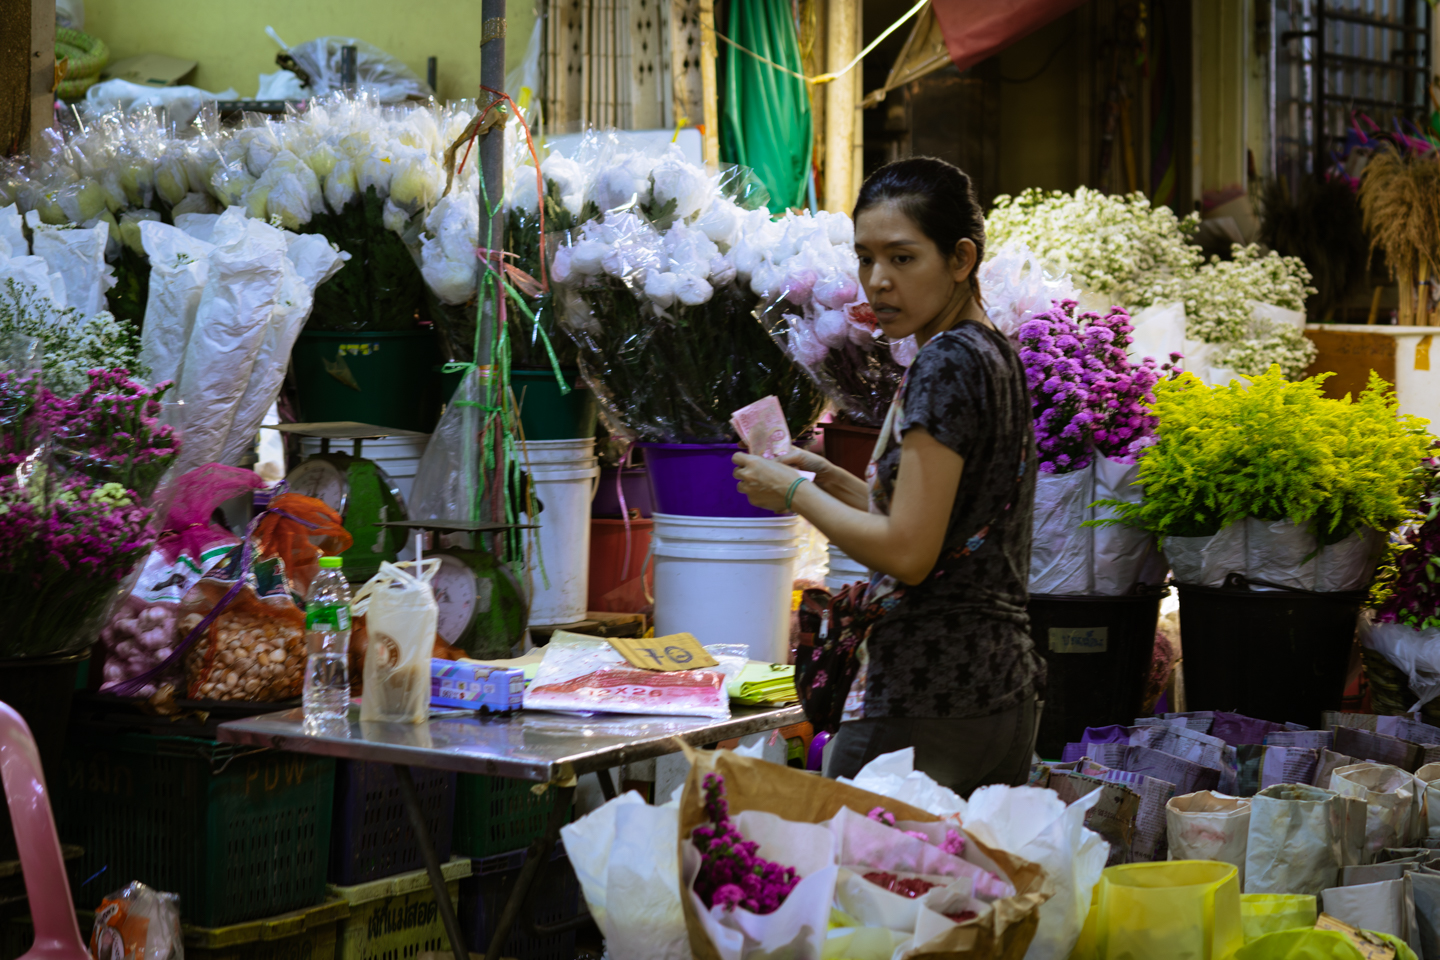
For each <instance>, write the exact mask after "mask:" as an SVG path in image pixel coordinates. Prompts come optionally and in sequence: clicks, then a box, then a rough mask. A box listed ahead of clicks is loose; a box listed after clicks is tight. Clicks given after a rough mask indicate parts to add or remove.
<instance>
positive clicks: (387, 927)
mask: <svg viewBox="0 0 1440 960" xmlns="http://www.w3.org/2000/svg"><path fill="white" fill-rule="evenodd" d="M440 872H441V874H442V875H443V876H444V877H445V881H446V883H445V886H446V889H447V890H448V891H449V893H450V903H451V905H452V906H454V907H455V908H456V910H457V911H458V910H459V905H460V881H461V879H463V878H465V877H468V876H470V860H469V858H467V857H458V858H456V859H454V860H451V861H450V862H449V863H444V864H441V865H440ZM330 894H331V896H334V897H339V898H340V899H341V900H344V901H345V903H346V904H348V905H349V908H350V916H349V917H348V919H346V920H344V921H342V922H341V924H340V932H339V944H340V948H339V951H338V952H337V953H336V954H335V960H408V958H410V957H413V956H415V955H416V954H419V953H425V952H439V953H446V954H448V953H450V938H449V936H447V935H446V933H445V923H444V921H443V920H441V919H440V910H439V908H438V906H437V905H436V903H435V891H434V889H432V888H431V886H430V875H429V874H428V873H426V872H425V871H424V870H412V871H410V872H409V873H397V874H395V875H394V876H392V877H384V878H382V879H379V880H371V881H369V882H368V883H357V884H355V885H354V886H349V887H339V886H335V885H333V884H332V885H331V887H330ZM468 946H469V948H470V949H472V950H474V949H476V948H475V944H469V945H468ZM484 947H485V945H484V944H481V945H480V948H479V949H480V951H483V950H484Z"/></svg>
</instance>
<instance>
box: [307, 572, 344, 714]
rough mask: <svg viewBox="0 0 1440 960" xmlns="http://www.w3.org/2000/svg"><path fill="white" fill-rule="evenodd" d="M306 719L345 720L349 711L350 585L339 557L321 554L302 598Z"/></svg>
mask: <svg viewBox="0 0 1440 960" xmlns="http://www.w3.org/2000/svg"><path fill="white" fill-rule="evenodd" d="M305 652H306V658H305V699H304V703H305V719H306V720H307V721H311V722H323V721H327V720H344V719H346V717H347V716H348V714H349V712H350V675H349V659H350V584H348V583H346V582H345V575H344V574H343V573H341V572H340V558H339V557H321V558H320V572H319V574H317V575H316V577H315V580H314V581H313V582H312V583H311V584H310V595H309V596H308V597H306V598H305Z"/></svg>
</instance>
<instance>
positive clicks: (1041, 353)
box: [1016, 300, 1180, 473]
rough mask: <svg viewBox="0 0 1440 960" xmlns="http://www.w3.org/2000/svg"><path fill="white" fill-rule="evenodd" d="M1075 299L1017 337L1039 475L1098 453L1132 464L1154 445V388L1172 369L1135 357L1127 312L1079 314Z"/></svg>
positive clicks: (1066, 469)
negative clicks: (1032, 414)
mask: <svg viewBox="0 0 1440 960" xmlns="http://www.w3.org/2000/svg"><path fill="white" fill-rule="evenodd" d="M1075 309H1076V303H1075V301H1074V300H1060V301H1055V302H1054V303H1053V305H1052V306H1051V308H1050V309H1049V310H1048V311H1046V312H1045V313H1042V314H1040V315H1039V316H1037V317H1034V318H1033V319H1031V320H1028V321H1026V322H1025V323H1024V324H1022V325H1021V326H1020V329H1019V330H1018V331H1017V332H1016V339H1017V340H1018V341H1019V347H1020V360H1021V362H1022V363H1023V364H1024V365H1025V377H1026V384H1027V385H1028V386H1029V388H1030V400H1031V406H1032V409H1033V411H1034V422H1035V443H1036V446H1037V448H1038V450H1039V453H1040V470H1041V472H1042V473H1070V472H1072V471H1075V470H1082V469H1084V468H1085V467H1087V466H1089V465H1090V463H1091V462H1092V461H1093V460H1094V458H1095V454H1096V453H1097V452H1098V453H1099V454H1100V455H1101V456H1105V457H1109V458H1112V459H1116V460H1121V461H1125V462H1134V460H1135V458H1137V457H1138V456H1139V455H1140V453H1141V451H1143V450H1144V448H1145V447H1147V446H1149V445H1150V444H1152V443H1154V435H1155V427H1156V424H1157V422H1158V421H1157V419H1156V417H1155V416H1154V414H1152V413H1151V412H1150V411H1149V408H1148V404H1150V403H1152V402H1153V401H1154V399H1155V392H1154V391H1155V384H1156V383H1158V382H1159V381H1160V378H1161V377H1162V376H1163V375H1165V374H1167V373H1169V372H1170V371H1171V370H1172V369H1174V366H1175V364H1176V363H1177V362H1178V361H1179V360H1180V355H1179V354H1178V353H1176V354H1171V355H1170V362H1169V363H1167V364H1165V365H1163V366H1161V365H1158V364H1157V363H1156V361H1155V360H1154V358H1152V357H1146V358H1145V359H1144V360H1142V361H1141V362H1140V363H1138V364H1137V363H1134V362H1132V361H1131V360H1130V357H1129V354H1128V352H1127V348H1128V347H1129V346H1130V344H1131V342H1132V340H1133V338H1132V336H1131V334H1132V333H1133V332H1134V329H1135V328H1134V325H1133V324H1131V322H1130V315H1129V314H1127V313H1126V312H1125V311H1124V310H1123V309H1121V308H1119V307H1114V308H1112V309H1111V311H1110V313H1109V314H1108V315H1106V316H1103V317H1102V316H1101V315H1100V314H1098V313H1083V314H1081V315H1080V316H1078V317H1077V316H1076V315H1075Z"/></svg>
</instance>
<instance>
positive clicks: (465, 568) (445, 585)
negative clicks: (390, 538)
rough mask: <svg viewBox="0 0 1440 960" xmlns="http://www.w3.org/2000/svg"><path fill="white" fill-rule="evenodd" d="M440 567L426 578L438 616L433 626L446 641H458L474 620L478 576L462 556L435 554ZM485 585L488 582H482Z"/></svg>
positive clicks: (478, 582)
mask: <svg viewBox="0 0 1440 960" xmlns="http://www.w3.org/2000/svg"><path fill="white" fill-rule="evenodd" d="M436 556H438V557H439V558H440V569H439V570H437V571H435V576H434V578H433V579H432V580H431V581H430V589H431V590H432V591H433V592H434V594H435V603H436V605H437V606H438V607H439V608H440V616H439V619H438V620H437V622H436V625H435V630H436V632H437V633H439V634H440V636H442V637H444V638H445V642H446V643H449V644H454V645H459V644H460V641H461V640H462V639H463V638H464V637H465V636H466V635H467V634H468V633H469V631H470V626H471V624H473V623H474V622H475V600H476V597H477V595H478V594H479V590H480V578H479V576H477V575H476V573H475V571H474V570H472V569H471V568H470V565H469V564H467V563H466V562H465V561H464V560H461V559H460V558H459V557H455V556H451V555H450V554H448V553H441V554H437V555H436ZM485 585H486V586H487V587H488V586H489V585H490V584H489V583H486V584H485Z"/></svg>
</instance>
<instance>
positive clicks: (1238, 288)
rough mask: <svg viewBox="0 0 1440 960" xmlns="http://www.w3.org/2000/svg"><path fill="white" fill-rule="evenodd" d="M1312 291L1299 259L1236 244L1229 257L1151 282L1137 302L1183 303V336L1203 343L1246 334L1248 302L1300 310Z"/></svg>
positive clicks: (1237, 338)
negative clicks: (1180, 274)
mask: <svg viewBox="0 0 1440 960" xmlns="http://www.w3.org/2000/svg"><path fill="white" fill-rule="evenodd" d="M1314 292H1315V290H1314V288H1313V287H1311V286H1310V271H1308V270H1306V269H1305V264H1304V263H1303V262H1302V261H1301V260H1300V258H1299V257H1282V256H1280V255H1279V254H1278V253H1275V252H1274V251H1266V250H1265V249H1264V248H1263V247H1261V246H1260V245H1258V244H1251V245H1249V246H1242V245H1240V244H1238V243H1237V244H1235V246H1234V248H1233V249H1232V251H1231V259H1229V260H1221V259H1220V258H1219V257H1212V258H1211V259H1210V262H1209V263H1206V264H1204V265H1202V266H1201V267H1200V268H1199V269H1198V270H1196V271H1194V272H1193V273H1191V274H1189V275H1185V276H1175V277H1166V278H1163V279H1158V280H1156V281H1155V282H1154V283H1152V284H1151V285H1150V286H1149V287H1148V288H1147V290H1146V292H1145V295H1144V296H1143V297H1142V299H1141V300H1140V301H1139V303H1140V305H1141V306H1148V305H1149V304H1152V303H1167V302H1170V301H1172V300H1180V301H1183V302H1184V304H1185V335H1186V337H1188V338H1189V339H1191V340H1202V341H1204V342H1206V343H1235V342H1237V341H1240V340H1244V339H1247V338H1249V333H1250V324H1251V317H1252V314H1253V311H1254V307H1253V302H1259V303H1269V304H1274V305H1275V306H1277V307H1284V308H1285V309H1286V310H1297V311H1303V310H1304V309H1305V298H1306V297H1308V296H1309V295H1310V294H1312V293H1314ZM1262 339H1267V340H1268V339H1269V338H1268V337H1265V338H1262ZM1259 372H1261V373H1263V372H1264V370H1261V371H1259Z"/></svg>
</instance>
